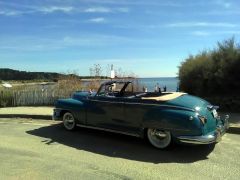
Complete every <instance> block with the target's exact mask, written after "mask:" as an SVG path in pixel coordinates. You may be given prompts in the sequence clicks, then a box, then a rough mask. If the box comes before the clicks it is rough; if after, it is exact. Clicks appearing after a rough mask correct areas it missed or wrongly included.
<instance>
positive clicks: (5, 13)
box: [0, 10, 22, 16]
mask: <svg viewBox="0 0 240 180" xmlns="http://www.w3.org/2000/svg"><path fill="white" fill-rule="evenodd" d="M21 14H22V13H21V12H20V11H15V10H4V11H0V15H3V16H18V15H21Z"/></svg>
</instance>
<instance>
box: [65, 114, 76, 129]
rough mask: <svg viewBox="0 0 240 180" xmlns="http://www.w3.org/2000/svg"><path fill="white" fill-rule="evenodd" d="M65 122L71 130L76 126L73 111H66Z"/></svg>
mask: <svg viewBox="0 0 240 180" xmlns="http://www.w3.org/2000/svg"><path fill="white" fill-rule="evenodd" d="M63 123H64V126H65V128H66V129H68V130H71V129H73V128H74V127H75V120H74V117H73V115H72V114H71V113H66V114H64V116H63Z"/></svg>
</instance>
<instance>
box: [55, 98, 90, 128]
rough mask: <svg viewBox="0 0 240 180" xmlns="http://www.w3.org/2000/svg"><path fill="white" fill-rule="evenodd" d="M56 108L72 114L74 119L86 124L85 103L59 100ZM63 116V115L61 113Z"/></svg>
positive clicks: (74, 100) (70, 99)
mask: <svg viewBox="0 0 240 180" xmlns="http://www.w3.org/2000/svg"><path fill="white" fill-rule="evenodd" d="M55 107H56V108H57V109H60V111H61V112H65V111H67V112H71V113H72V114H73V116H74V118H75V119H76V120H77V121H78V122H79V123H81V124H85V123H86V108H85V103H84V102H82V101H79V100H76V99H72V98H69V99H59V100H57V101H56V103H55ZM61 114H62V115H63V113H61Z"/></svg>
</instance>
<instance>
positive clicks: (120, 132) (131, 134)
mask: <svg viewBox="0 0 240 180" xmlns="http://www.w3.org/2000/svg"><path fill="white" fill-rule="evenodd" d="M77 126H78V127H84V128H89V129H96V130H103V131H108V132H113V133H118V134H124V135H129V136H135V137H141V136H140V135H138V134H133V133H127V132H122V131H117V130H112V129H106V128H100V127H94V126H87V125H82V124H77Z"/></svg>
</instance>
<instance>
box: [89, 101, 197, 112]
mask: <svg viewBox="0 0 240 180" xmlns="http://www.w3.org/2000/svg"><path fill="white" fill-rule="evenodd" d="M90 101H95V102H106V103H115V104H123V103H124V104H131V105H143V106H159V107H170V108H175V109H183V110H188V111H192V112H195V110H194V109H191V108H186V107H180V106H171V105H161V104H145V103H135V102H133V103H131V102H122V101H120V102H114V101H103V100H95V99H91V100H90Z"/></svg>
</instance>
